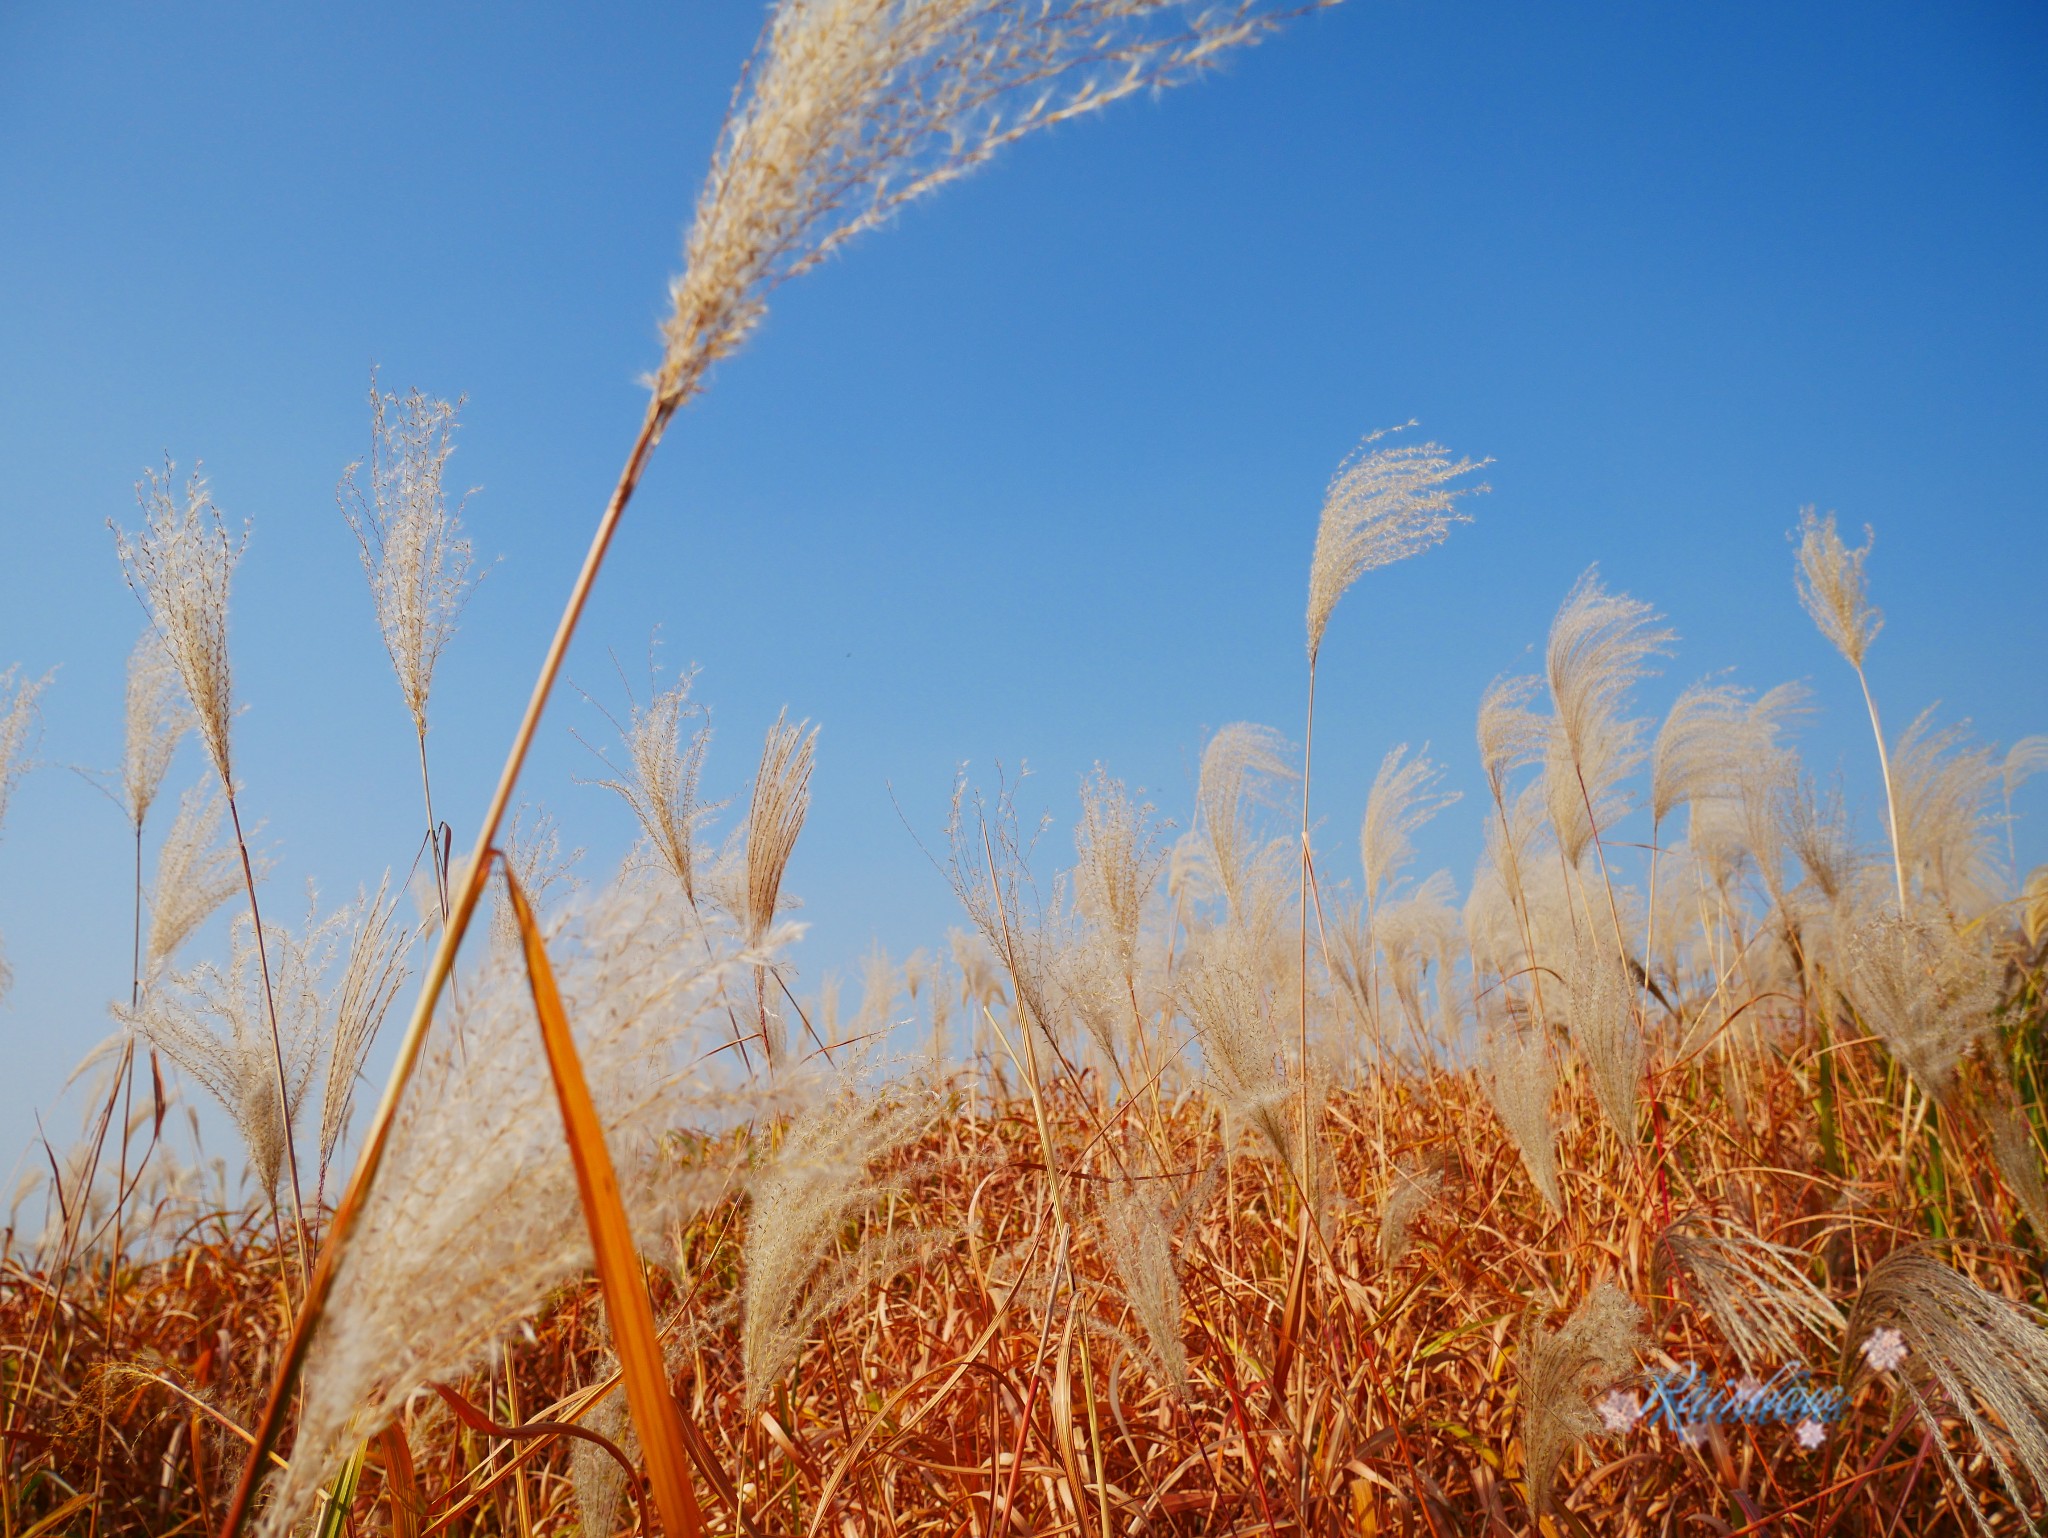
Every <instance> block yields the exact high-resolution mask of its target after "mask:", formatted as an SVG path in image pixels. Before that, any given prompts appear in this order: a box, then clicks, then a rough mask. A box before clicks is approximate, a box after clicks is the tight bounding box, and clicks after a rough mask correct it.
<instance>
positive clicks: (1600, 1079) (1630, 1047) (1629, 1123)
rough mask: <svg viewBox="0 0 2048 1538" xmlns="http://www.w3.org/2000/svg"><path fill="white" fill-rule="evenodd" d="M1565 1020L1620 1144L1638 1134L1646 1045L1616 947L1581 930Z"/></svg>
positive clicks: (1569, 972) (1569, 971) (1567, 974)
mask: <svg viewBox="0 0 2048 1538" xmlns="http://www.w3.org/2000/svg"><path fill="white" fill-rule="evenodd" d="M1564 983H1565V1023H1566V1026H1567V1027H1568V1029H1569V1030H1570V1032H1571V1038H1572V1045H1573V1046H1575V1047H1577V1048H1578V1049H1579V1056H1580V1057H1582V1058H1583V1059H1585V1063H1586V1067H1587V1069H1588V1070H1589V1071H1590V1073H1591V1077H1592V1080H1593V1095H1594V1098H1596V1099H1597V1100H1598V1101H1599V1102H1600V1109H1601V1111H1602V1113H1603V1114H1605V1116H1606V1117H1607V1124H1608V1125H1609V1126H1610V1127H1612V1128H1613V1129H1614V1131H1615V1134H1616V1135H1617V1136H1618V1137H1620V1139H1621V1141H1622V1143H1623V1144H1624V1145H1628V1146H1632V1145H1633V1144H1634V1143H1635V1141H1636V1137H1637V1130H1636V1096H1637V1093H1638V1092H1639V1090H1640V1089H1641V1088H1642V1081H1643V1065H1644V1062H1645V1060H1646V1059H1647V1057H1648V1047H1647V1044H1646V1043H1645V1042H1644V1040H1643V1032H1642V1027H1641V1025H1640V1024H1639V1023H1638V1021H1637V1019H1636V990H1635V984H1634V982H1633V981H1632V980H1631V979H1630V978H1629V976H1628V974H1627V973H1626V972H1625V971H1623V970H1622V965H1621V960H1620V958H1619V957H1618V956H1616V955H1615V953H1614V948H1613V947H1612V946H1610V945H1607V944H1605V943H1603V942H1602V941H1601V940H1600V939H1599V938H1598V937H1597V936H1596V935H1594V934H1581V935H1580V936H1579V937H1578V939H1577V941H1576V942H1575V943H1574V944H1573V946H1572V948H1571V950H1570V952H1569V953H1568V956H1567V959H1566V962H1565V971H1564Z"/></svg>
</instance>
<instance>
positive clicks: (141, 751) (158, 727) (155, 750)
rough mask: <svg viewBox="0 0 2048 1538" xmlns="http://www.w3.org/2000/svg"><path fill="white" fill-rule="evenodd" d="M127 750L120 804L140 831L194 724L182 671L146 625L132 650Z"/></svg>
mask: <svg viewBox="0 0 2048 1538" xmlns="http://www.w3.org/2000/svg"><path fill="white" fill-rule="evenodd" d="M126 721H127V733H126V739H125V743H126V751H125V752H124V753H123V755H122V759H121V809H122V810H123V811H124V812H126V813H127V814H128V821H129V823H130V825H132V826H133V827H135V828H136V829H137V830H138V831H139V830H140V829H141V827H142V825H143V823H144V822H145V821H147V820H148V817H149V811H150V808H151V807H153V806H155V805H156V798H157V794H158V793H159V792H160V791H161V790H162V789H163V783H164V776H165V775H166V774H168V773H169V772H170V768H171V759H172V758H173V757H174V756H175V755H176V753H177V751H178V739H179V738H181V737H183V736H184V735H185V733H186V732H188V731H190V730H191V728H192V711H191V708H190V707H189V706H187V705H186V703H185V691H184V687H183V685H182V684H181V683H180V682H179V680H178V670H177V669H176V667H174V666H173V665H172V663H171V657H170V653H169V652H167V651H165V650H164V643H163V637H162V636H160V635H158V634H157V632H156V631H155V629H154V628H151V629H148V630H144V631H143V632H142V635H141V638H140V639H138V640H137V641H136V643H135V649H134V650H133V651H131V652H129V654H128V692H127V713H126Z"/></svg>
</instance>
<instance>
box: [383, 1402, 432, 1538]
mask: <svg viewBox="0 0 2048 1538" xmlns="http://www.w3.org/2000/svg"><path fill="white" fill-rule="evenodd" d="M376 1442H377V1451H378V1452H379V1453H380V1454H381V1455H382V1457H383V1460H384V1494H385V1498H386V1500H387V1501H388V1502H389V1503H390V1506H391V1538H420V1513H421V1512H423V1511H425V1510H426V1502H425V1501H424V1500H422V1499H421V1498H420V1482H419V1476H418V1475H417V1474H415V1473H414V1472H413V1466H412V1444H411V1443H409V1442H407V1441H406V1439H405V1428H404V1427H403V1426H386V1427H385V1428H384V1429H383V1430H382V1431H380V1432H378V1433H377V1437H376Z"/></svg>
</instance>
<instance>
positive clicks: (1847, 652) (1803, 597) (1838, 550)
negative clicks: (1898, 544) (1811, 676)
mask: <svg viewBox="0 0 2048 1538" xmlns="http://www.w3.org/2000/svg"><path fill="white" fill-rule="evenodd" d="M1876 538H1877V536H1876V535H1874V534H1873V533H1872V532H1871V531H1870V530H1869V529H1868V528H1865V529H1864V531H1863V543H1862V544H1861V545H1860V546H1858V547H1857V548H1856V549H1854V550H1851V549H1849V548H1848V547H1847V546H1846V545H1844V544H1843V543H1842V536H1841V535H1840V534H1838V533H1836V532H1835V515H1834V514H1833V513H1829V514H1828V515H1827V517H1826V518H1816V517H1815V516H1814V513H1813V509H1812V508H1810V507H1803V508H1801V509H1800V510H1799V570H1798V573H1797V575H1796V578H1795V580H1796V582H1797V585H1798V588H1799V602H1800V604H1801V605H1802V606H1803V607H1804V608H1805V610H1806V612H1807V613H1808V614H1809V615H1811V616H1812V618H1813V622H1814V624H1815V625H1817V626H1819V627H1820V633H1821V634H1822V635H1824V636H1826V637H1827V638H1828V640H1829V641H1830V642H1831V643H1833V645H1834V648H1835V650H1836V651H1838V652H1840V653H1841V654H1842V656H1843V658H1844V659H1845V660H1846V661H1847V662H1848V664H1849V666H1850V667H1852V668H1854V669H1856V671H1857V672H1859V673H1860V672H1862V671H1863V658H1864V656H1865V654H1866V653H1868V652H1869V650H1870V643H1871V642H1872V641H1874V640H1876V639H1877V633H1878V631H1880V630H1882V629H1883V628H1884V612H1883V611H1882V610H1880V609H1879V608H1878V607H1877V606H1876V605H1875V604H1873V603H1872V602H1871V601H1870V595H1869V593H1868V592H1867V591H1865V583H1866V579H1865V577H1864V575H1863V563H1864V561H1865V560H1867V559H1868V558H1869V556H1870V547H1871V545H1872V544H1874V543H1875V542H1876Z"/></svg>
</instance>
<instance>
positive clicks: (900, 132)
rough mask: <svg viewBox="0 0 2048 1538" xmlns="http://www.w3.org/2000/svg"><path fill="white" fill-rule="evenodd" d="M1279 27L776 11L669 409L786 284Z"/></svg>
mask: <svg viewBox="0 0 2048 1538" xmlns="http://www.w3.org/2000/svg"><path fill="white" fill-rule="evenodd" d="M1280 19H1281V17H1280V15H1279V14H1278V13H1269V12H1267V10H1266V8H1265V7H1264V6H1262V5H1260V4H1257V3H1254V0H1238V3H1235V4H1226V5H1223V6H1219V7H1215V8H1213V9H1205V10H1197V9H1195V8H1194V7H1192V6H1188V5H1184V4H1179V3H1169V0H1050V3H1036V0H1030V3H1027V0H781V3H779V4H778V5H776V7H775V9H774V11H773V14H772V15H771V16H770V18H769V22H768V26H767V30H766V31H765V33H764V34H763V36H762V38H761V41H760V43H759V45H758V46H757V48H756V51H755V54H754V58H753V61H752V62H751V64H750V65H749V67H748V74H747V77H746V78H745V79H744V80H743V81H742V82H741V84H740V87H739V89H738V92H737V93H736V95H735V97H734V107H733V110H732V111H731V113H730V114H729V115H728V116H727V118H726V121H725V126H724V128H723V129H722V131H721V132H720V135H719V140H718V147H717V149H716V150H715V151H714V153H713V155H712V161H711V169H710V173H709V175H708V176H707V177H706V178H705V182H704V188H703V191H702V192H701V194H700V195H699V197H698V202H697V211H696V217H695V220H694V222H693V223H692V225H691V228H690V233H689V237H688V239H687V240H686V242H685V244H684V248H683V252H684V271H683V275H682V276H681V277H680V278H679V279H677V280H676V282H675V284H674V286H673V290H672V297H673V304H674V308H673V312H672V314H671V315H670V317H669V319H668V321H667V323H666V324H665V326H664V328H663V329H664V332H665V337H666V352H665V356H664V357H663V360H662V365H661V370H660V373H659V375H658V376H657V377H656V379H655V380H654V382H653V383H654V390H655V399H656V406H657V409H658V410H665V411H673V410H674V409H675V408H676V407H677V406H679V405H681V404H682V403H683V402H684V401H686V400H688V399H689V398H690V397H691V396H692V395H694V394H695V393H696V392H697V390H698V389H699V388H700V386H701V385H702V383H703V380H704V376H705V374H706V373H707V371H708V370H709V369H710V368H711V366H712V365H713V364H714V363H716V362H717V361H718V360H719V359H721V358H723V357H726V356H728V355H729V354H731V353H732V352H734V351H735V350H736V349H737V348H738V347H739V346H740V344H741V343H742V342H743V341H744V340H745V339H746V337H747V335H748V334H749V333H750V332H751V331H752V330H753V329H754V327H755V326H757V325H759V324H760V322H761V319H762V317H763V316H764V315H765V314H766V313H767V308H768V298H769V295H770V294H771V293H772V292H773V291H774V290H775V289H776V287H778V286H779V285H780V284H782V283H784V282H786V281H788V280H789V279H791V278H793V277H796V276H798V275H799V274H801V273H804V272H806V271H808V270H809V269H811V268H812V267H815V266H817V265H818V264H819V263H820V262H822V261H824V260H825V259H826V258H827V257H829V256H831V255H832V253H833V252H835V251H836V250H838V249H839V247H840V246H842V245H844V244H845V243H846V242H847V241H848V240H850V239H852V238H853V237H854V236H855V235H857V234H859V233H861V232H862V231H864V230H868V229H872V228H874V227H876V226H878V225H880V224H882V223H884V222H885V221H886V220H888V219H889V218H890V216H891V215H892V214H894V213H895V212H896V211H897V210H898V209H899V208H901V207H902V206H903V205H905V204H906V203H909V202H911V201H913V200H915V199H917V198H919V197H922V196H924V195H926V194H927V193H930V192H932V191H934V190H936V189H937V188H939V187H941V186H943V185H945V184H946V183H947V182H950V181H952V180H954V179H956V178H957V177H960V176H962V175H965V174H966V173H967V172H968V171H970V170H972V169H974V168H975V167H976V166H979V165H981V164H982V163H983V162H985V161H987V160H988V159H989V158H990V157H991V156H993V155H994V154H995V153H996V152H997V151H998V150H999V149H1001V148H1002V147H1003V146H1004V145H1006V144H1009V143H1011V142H1012V141H1013V140H1016V139H1019V138H1022V137H1023V136H1025V135H1026V134H1029V133H1033V132H1035V131H1037V130H1039V129H1042V128H1048V127H1051V126H1052V125H1053V124H1055V123H1060V122H1064V121H1066V120H1068V119H1070V118H1074V117H1077V116H1080V115H1082V114H1085V113H1089V112H1093V111H1096V110H1098V109H1100V108H1102V107H1105V106H1108V105H1109V104H1110V103H1112V102H1114V101H1117V100H1119V99H1121V98H1123V97H1126V96H1130V95H1133V94H1136V93H1141V92H1144V91H1148V90H1153V89H1156V88H1158V87H1161V86H1166V85H1171V84H1175V83H1177V82H1179V81H1182V80H1185V79H1188V78H1189V77H1191V76H1192V75H1194V74H1195V73H1196V72H1198V71H1199V70H1201V69H1202V68H1204V67H1205V66H1207V65H1209V64H1211V63H1213V62H1214V61H1215V60H1216V59H1217V58H1218V57H1220V56H1221V55H1222V54H1223V53H1224V52H1226V51H1227V50H1228V49H1230V48H1232V47H1236V46H1240V45H1243V44H1247V43H1250V42H1253V41H1256V40H1257V39H1258V38H1259V37H1260V36H1261V35H1262V34H1264V33H1265V32H1266V31H1268V30H1270V29H1271V28H1273V27H1274V26H1276V25H1278V23H1279V20H1280Z"/></svg>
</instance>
